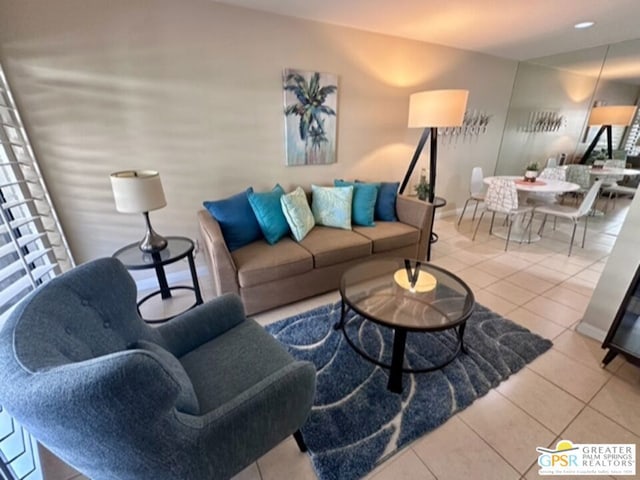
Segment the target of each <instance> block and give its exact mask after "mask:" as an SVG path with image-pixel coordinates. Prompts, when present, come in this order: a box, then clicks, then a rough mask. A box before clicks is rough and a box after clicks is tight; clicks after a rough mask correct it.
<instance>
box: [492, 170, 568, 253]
mask: <svg viewBox="0 0 640 480" xmlns="http://www.w3.org/2000/svg"><path fill="white" fill-rule="evenodd" d="M494 178H506V179H509V180H513V182H514V183H515V184H516V190H517V191H518V203H519V204H520V205H525V204H526V203H527V198H528V196H529V194H530V193H551V194H554V193H555V194H559V193H566V192H575V191H576V190H579V189H580V185H578V184H577V183H573V182H566V181H564V180H555V179H552V178H544V179H536V180H535V181H534V182H530V181H527V180H525V179H524V177H523V176H522V175H496V176H493V177H485V178H484V179H483V182H484V183H485V184H487V185H489V184H490V183H491V181H492V180H493V179H494ZM493 233H494V234H495V235H496V236H497V237H499V238H504V239H506V238H507V228H506V227H498V228H494V229H493ZM510 238H511V240H514V241H517V242H520V241H523V240H524V241H529V235H528V234H527V232H526V231H525V228H524V222H522V221H521V219H519V220H517V221H514V222H513V227H512V228H511V237H510ZM539 240H540V235H538V234H536V233H533V232H532V233H531V241H532V242H537V241H539Z"/></svg>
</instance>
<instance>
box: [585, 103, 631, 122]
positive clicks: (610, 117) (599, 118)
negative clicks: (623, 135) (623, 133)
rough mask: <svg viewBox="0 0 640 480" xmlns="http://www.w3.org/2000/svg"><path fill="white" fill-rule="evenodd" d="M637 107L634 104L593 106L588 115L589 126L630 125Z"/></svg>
mask: <svg viewBox="0 0 640 480" xmlns="http://www.w3.org/2000/svg"><path fill="white" fill-rule="evenodd" d="M637 108H638V107H636V106H635V105H615V106H607V107H593V108H592V109H591V114H590V115H589V126H593V125H625V126H626V125H631V122H632V121H633V117H634V116H635V114H636V109H637Z"/></svg>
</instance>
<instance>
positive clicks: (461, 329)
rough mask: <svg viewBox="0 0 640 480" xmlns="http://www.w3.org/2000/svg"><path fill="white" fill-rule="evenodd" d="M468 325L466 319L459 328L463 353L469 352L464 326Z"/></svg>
mask: <svg viewBox="0 0 640 480" xmlns="http://www.w3.org/2000/svg"><path fill="white" fill-rule="evenodd" d="M466 326H467V321H466V320H465V321H464V322H462V324H460V328H459V329H458V338H459V339H460V350H462V353H468V352H467V347H465V346H464V337H463V335H464V328H465V327H466Z"/></svg>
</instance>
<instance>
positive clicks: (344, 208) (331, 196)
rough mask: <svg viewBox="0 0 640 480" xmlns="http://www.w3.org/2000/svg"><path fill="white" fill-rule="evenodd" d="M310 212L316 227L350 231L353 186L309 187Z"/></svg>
mask: <svg viewBox="0 0 640 480" xmlns="http://www.w3.org/2000/svg"><path fill="white" fill-rule="evenodd" d="M311 193H312V196H313V199H312V201H311V211H312V212H313V218H314V220H315V221H316V225H324V226H325V227H335V228H343V229H345V230H351V201H352V199H353V186H349V187H319V186H317V185H311Z"/></svg>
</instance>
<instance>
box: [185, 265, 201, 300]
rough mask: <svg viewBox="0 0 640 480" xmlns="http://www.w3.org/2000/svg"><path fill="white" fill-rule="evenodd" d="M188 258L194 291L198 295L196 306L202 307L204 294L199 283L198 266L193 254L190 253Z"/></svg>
mask: <svg viewBox="0 0 640 480" xmlns="http://www.w3.org/2000/svg"><path fill="white" fill-rule="evenodd" d="M187 258H188V260H189V271H190V272H191V280H192V281H193V291H194V292H195V294H196V305H201V304H202V303H203V301H202V293H201V292H200V282H198V273H197V272H196V264H195V262H194V261H193V253H190V254H189V255H188V257H187Z"/></svg>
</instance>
